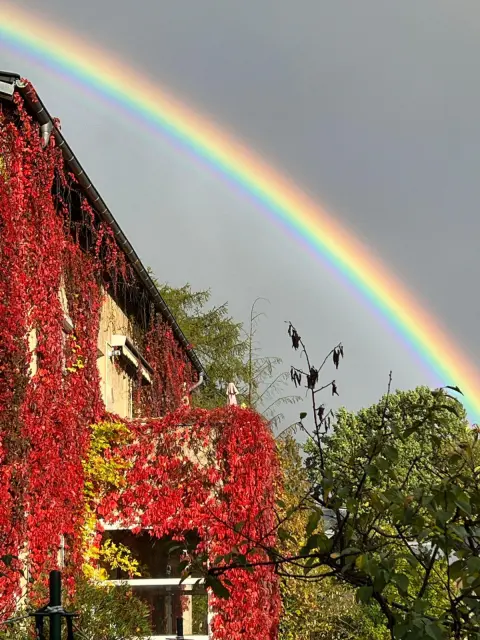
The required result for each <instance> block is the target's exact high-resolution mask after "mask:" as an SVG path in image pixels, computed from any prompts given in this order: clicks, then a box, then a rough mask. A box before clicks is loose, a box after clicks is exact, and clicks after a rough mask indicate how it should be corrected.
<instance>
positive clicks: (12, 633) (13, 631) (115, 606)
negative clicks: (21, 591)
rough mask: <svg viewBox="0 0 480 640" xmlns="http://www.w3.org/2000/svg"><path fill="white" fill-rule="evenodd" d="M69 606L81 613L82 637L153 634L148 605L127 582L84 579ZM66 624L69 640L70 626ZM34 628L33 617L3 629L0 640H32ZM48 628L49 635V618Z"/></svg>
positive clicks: (100, 639) (122, 638)
mask: <svg viewBox="0 0 480 640" xmlns="http://www.w3.org/2000/svg"><path fill="white" fill-rule="evenodd" d="M45 595H46V594H45ZM43 599H44V600H45V597H44V598H43ZM47 599H48V598H47ZM65 609H67V611H75V612H76V613H78V614H79V617H78V618H76V619H75V621H74V625H75V637H76V638H81V639H82V640H112V639H113V638H114V639H115V640H136V639H137V638H142V637H148V636H149V635H150V633H151V628H150V623H149V615H150V611H149V608H148V606H147V605H146V604H145V603H144V602H143V601H142V600H140V599H139V598H137V597H135V596H134V595H133V594H132V591H131V589H130V588H129V587H128V586H126V585H120V586H116V587H113V586H111V585H108V584H107V583H102V584H101V585H100V584H98V583H95V582H92V581H88V580H86V579H81V580H80V581H79V582H78V583H77V585H76V591H75V595H74V596H73V597H70V598H66V601H65ZM33 610H35V607H33V606H32V605H29V604H27V605H24V606H23V607H22V609H21V610H20V611H18V612H17V613H16V614H15V615H17V616H19V617H21V616H24V615H26V614H27V613H28V612H31V611H33ZM62 626H63V627H64V630H63V635H62V637H63V638H64V639H65V640H66V638H67V634H66V625H65V624H63V625H62ZM34 627H35V624H34V622H33V619H32V618H27V619H26V620H21V621H19V622H14V623H12V624H10V625H8V626H5V627H4V628H3V629H2V630H0V640H14V639H15V640H31V639H32V637H33V634H32V633H33V630H34ZM45 631H46V637H48V620H45Z"/></svg>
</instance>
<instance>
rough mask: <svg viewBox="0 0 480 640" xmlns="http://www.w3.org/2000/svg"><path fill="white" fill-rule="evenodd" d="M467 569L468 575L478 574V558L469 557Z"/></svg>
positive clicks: (479, 568) (479, 571) (479, 564)
mask: <svg viewBox="0 0 480 640" xmlns="http://www.w3.org/2000/svg"><path fill="white" fill-rule="evenodd" d="M467 567H468V570H469V571H470V573H480V558H477V557H476V556H471V557H470V558H469V559H468V560H467Z"/></svg>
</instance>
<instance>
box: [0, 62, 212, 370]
mask: <svg viewBox="0 0 480 640" xmlns="http://www.w3.org/2000/svg"><path fill="white" fill-rule="evenodd" d="M15 91H18V93H19V94H20V95H21V96H22V98H23V99H24V101H25V106H26V108H27V110H28V111H29V112H30V113H31V115H32V116H33V117H34V118H35V120H36V121H37V122H38V124H39V125H40V130H41V135H42V137H43V138H44V140H45V143H47V142H48V139H49V137H50V135H53V136H54V137H55V141H56V143H57V146H58V147H59V148H60V149H61V150H62V153H63V158H64V161H65V164H66V165H67V167H68V169H69V170H70V171H71V172H72V173H73V174H74V175H75V177H76V179H77V182H78V184H79V185H80V187H81V189H82V190H83V192H84V194H85V196H86V198H87V199H88V201H89V203H90V205H91V206H92V208H93V209H94V211H95V212H96V213H97V214H98V216H99V218H100V219H101V220H103V221H104V222H105V223H106V224H108V226H109V227H110V229H111V230H112V231H113V233H114V235H115V239H116V241H117V243H118V245H119V247H120V248H121V249H122V251H123V252H124V254H125V256H126V258H127V260H128V262H129V263H130V264H131V266H132V267H133V269H134V271H135V273H136V274H137V276H138V279H139V281H140V283H141V284H142V285H143V286H144V287H145V289H146V291H147V292H148V294H149V295H150V298H151V299H152V301H153V303H154V304H155V307H156V308H157V310H158V311H159V312H160V314H161V315H162V317H163V318H164V320H165V321H166V322H167V323H168V324H169V325H170V327H171V328H172V331H173V334H174V336H175V337H176V339H177V340H178V341H179V343H180V344H181V345H182V347H183V348H184V349H185V351H186V353H187V355H188V358H189V359H190V361H191V362H192V364H193V366H194V368H195V369H196V370H197V372H198V373H199V374H200V373H202V374H203V375H204V376H205V377H206V373H205V369H204V367H203V365H202V363H201V362H200V360H199V358H198V356H197V354H196V353H195V351H194V350H193V349H192V348H191V347H190V343H189V341H188V340H187V338H186V336H185V334H184V333H183V331H182V330H181V328H180V326H179V325H178V323H177V321H176V320H175V317H174V316H173V314H172V312H171V311H170V309H169V307H168V305H167V303H166V302H165V300H164V299H163V298H162V296H161V295H160V293H159V291H158V289H157V287H156V286H155V284H154V282H153V280H152V278H151V277H150V276H149V274H148V272H147V270H146V269H145V267H144V265H143V264H142V262H141V260H140V258H139V257H138V255H137V253H136V252H135V250H134V248H133V247H132V245H131V244H130V242H129V240H128V239H127V237H126V236H125V234H124V233H123V231H122V230H121V228H120V226H119V224H118V222H117V221H116V220H115V218H114V217H113V215H112V213H111V211H110V210H109V208H108V207H107V205H106V203H105V201H104V200H103V199H102V197H101V196H100V194H99V193H98V191H97V190H96V189H95V187H94V185H93V184H92V182H91V180H90V178H89V177H88V175H87V174H86V173H85V171H84V170H83V168H82V166H81V164H80V162H79V161H78V160H77V158H76V156H75V154H74V153H73V151H72V149H71V148H70V147H69V145H68V143H67V141H66V140H65V138H64V137H63V134H62V132H61V131H60V129H58V127H56V126H55V122H54V120H53V118H52V117H51V116H50V114H49V112H48V110H47V109H46V107H45V105H44V104H43V102H42V101H41V99H40V97H39V96H38V94H37V92H36V90H35V89H34V88H33V86H32V85H31V84H30V83H28V82H23V81H22V79H21V77H20V76H19V75H18V74H17V73H10V72H7V71H0V100H8V101H12V100H13V95H14V93H15Z"/></svg>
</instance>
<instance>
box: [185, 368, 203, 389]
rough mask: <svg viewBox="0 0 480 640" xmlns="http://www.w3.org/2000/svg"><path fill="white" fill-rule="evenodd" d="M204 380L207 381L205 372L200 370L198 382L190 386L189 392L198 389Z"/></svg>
mask: <svg viewBox="0 0 480 640" xmlns="http://www.w3.org/2000/svg"><path fill="white" fill-rule="evenodd" d="M204 382H205V374H204V373H203V371H200V375H199V377H198V382H197V383H195V384H194V385H193V387H190V389H189V390H188V393H189V394H190V393H192V391H195V389H198V387H200V386H201V385H202V384H203V383H204Z"/></svg>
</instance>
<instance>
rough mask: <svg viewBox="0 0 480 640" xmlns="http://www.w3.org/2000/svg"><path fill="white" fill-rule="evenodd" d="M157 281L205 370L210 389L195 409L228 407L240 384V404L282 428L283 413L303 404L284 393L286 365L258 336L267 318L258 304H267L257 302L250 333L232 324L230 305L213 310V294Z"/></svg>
mask: <svg viewBox="0 0 480 640" xmlns="http://www.w3.org/2000/svg"><path fill="white" fill-rule="evenodd" d="M149 272H150V274H151V275H152V272H151V270H149ZM152 279H153V281H154V283H155V284H156V286H157V288H158V290H159V292H160V294H161V295H162V297H163V298H164V299H165V301H166V302H167V304H168V306H169V307H170V309H171V310H172V313H173V315H174V316H175V318H176V320H177V322H178V324H179V325H180V327H181V328H182V330H183V332H184V333H185V335H187V336H188V339H189V340H190V341H191V342H192V344H193V346H194V347H195V350H196V352H197V354H198V356H199V358H200V360H201V361H202V363H203V365H204V366H205V369H206V372H207V375H208V378H209V384H208V385H207V386H205V387H202V389H201V393H199V394H197V395H196V396H195V399H194V402H195V404H197V405H199V406H201V407H205V408H213V407H217V406H219V405H220V404H224V403H225V402H226V387H227V385H228V383H229V382H234V383H235V385H236V387H237V388H238V390H239V400H240V402H242V403H244V404H246V405H247V406H249V407H251V408H254V409H256V410H257V411H258V412H259V413H262V414H263V415H264V416H265V417H266V418H267V419H268V420H269V421H270V422H271V424H272V427H274V426H276V425H277V424H278V423H279V422H280V421H281V420H282V419H283V414H282V413H281V411H280V407H281V406H282V405H285V404H292V403H294V402H296V401H297V400H298V398H297V397H296V396H293V395H285V394H284V393H283V390H284V388H285V385H286V382H287V380H288V374H287V373H286V372H281V373H277V369H278V367H279V366H281V364H282V361H281V359H280V358H275V357H271V356H263V355H261V354H260V348H259V345H258V342H257V340H256V334H257V329H258V321H259V319H260V318H261V317H262V316H264V313H263V312H258V311H257V303H258V302H260V301H261V300H263V301H265V299H264V298H257V299H256V300H255V302H254V303H253V305H252V307H251V311H250V320H249V324H248V326H247V328H245V327H244V325H243V323H241V322H237V321H235V320H234V319H233V318H232V316H231V315H230V312H229V309H228V304H227V303H224V304H222V305H220V306H214V307H211V306H210V305H209V303H210V299H211V292H210V290H206V291H193V290H192V287H191V285H190V284H188V283H187V284H186V285H184V286H183V287H180V288H175V287H171V286H169V285H167V284H160V283H159V281H158V280H157V279H156V278H154V277H153V278H152Z"/></svg>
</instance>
